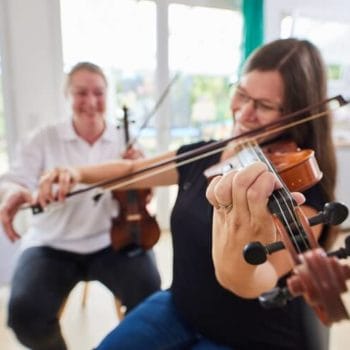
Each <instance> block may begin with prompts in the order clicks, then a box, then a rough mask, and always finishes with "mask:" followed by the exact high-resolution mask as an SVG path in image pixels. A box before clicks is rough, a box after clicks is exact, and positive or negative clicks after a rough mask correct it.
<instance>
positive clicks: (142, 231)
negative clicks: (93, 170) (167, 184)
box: [110, 107, 160, 254]
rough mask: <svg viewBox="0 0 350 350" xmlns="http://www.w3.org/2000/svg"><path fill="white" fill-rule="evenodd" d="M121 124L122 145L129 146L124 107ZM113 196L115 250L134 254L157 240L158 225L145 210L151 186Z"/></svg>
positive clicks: (113, 241) (127, 121) (117, 192)
mask: <svg viewBox="0 0 350 350" xmlns="http://www.w3.org/2000/svg"><path fill="white" fill-rule="evenodd" d="M123 111H124V115H123V127H124V135H125V142H126V147H129V146H128V145H129V141H130V136H129V120H128V109H127V108H126V107H123ZM112 195H113V198H114V199H116V200H117V201H118V202H119V207H120V208H119V209H120V210H119V215H118V216H117V217H115V218H113V219H112V227H111V231H110V235H111V242H112V247H113V248H114V249H115V250H117V251H121V250H123V251H127V252H128V253H130V254H131V253H132V254H136V253H138V252H140V251H143V250H148V249H150V248H152V247H153V246H154V245H155V244H156V243H157V242H158V240H159V237H160V228H159V225H158V223H157V221H156V219H155V217H154V216H152V215H150V213H149V212H148V210H147V203H148V201H149V198H150V196H151V195H152V192H151V189H150V188H147V189H142V190H114V191H112Z"/></svg>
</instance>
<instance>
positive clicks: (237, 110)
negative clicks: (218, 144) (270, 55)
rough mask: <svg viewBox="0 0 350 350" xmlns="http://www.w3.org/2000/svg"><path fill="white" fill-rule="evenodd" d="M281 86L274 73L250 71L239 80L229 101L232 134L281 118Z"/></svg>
mask: <svg viewBox="0 0 350 350" xmlns="http://www.w3.org/2000/svg"><path fill="white" fill-rule="evenodd" d="M283 94H284V86H283V81H282V78H281V75H280V73H279V72H277V71H259V70H253V71H251V72H249V73H247V74H246V75H244V76H243V77H242V79H241V80H240V83H239V85H238V86H237V88H236V91H235V93H234V95H233V97H232V100H231V111H232V115H233V117H234V121H235V123H234V135H239V134H242V133H244V132H247V131H250V130H252V129H255V128H258V127H260V126H263V125H265V124H268V123H270V122H273V121H274V120H276V119H278V118H279V117H280V116H281V115H282V102H283Z"/></svg>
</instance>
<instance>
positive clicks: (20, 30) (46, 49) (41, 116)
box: [0, 0, 63, 285]
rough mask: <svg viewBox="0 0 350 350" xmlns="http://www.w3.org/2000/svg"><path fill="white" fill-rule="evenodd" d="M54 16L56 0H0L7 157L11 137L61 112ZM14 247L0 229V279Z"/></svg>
mask: <svg viewBox="0 0 350 350" xmlns="http://www.w3.org/2000/svg"><path fill="white" fill-rule="evenodd" d="M59 16H60V12H59V0H0V44H1V47H0V48H1V58H2V65H1V66H2V74H3V91H4V109H5V118H6V124H7V144H8V145H9V153H10V157H11V156H12V155H13V151H14V145H15V143H16V141H17V140H18V139H19V138H21V137H23V136H24V135H25V133H27V132H28V131H29V130H31V129H32V128H35V127H36V126H37V125H39V124H42V123H46V122H47V121H50V120H54V119H55V118H61V117H62V116H63V99H62V88H61V81H62V71H63V69H62V52H61V33H60V18H59ZM19 225H21V223H19ZM17 247H18V246H17V244H15V245H14V244H12V243H10V242H9V241H8V240H7V238H6V237H5V235H4V234H3V232H1V230H0V285H1V284H4V283H7V282H8V280H9V278H10V275H11V272H12V268H13V264H14V262H15V258H16V252H17Z"/></svg>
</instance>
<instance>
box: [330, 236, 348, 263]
mask: <svg viewBox="0 0 350 350" xmlns="http://www.w3.org/2000/svg"><path fill="white" fill-rule="evenodd" d="M327 255H328V256H335V257H337V258H338V259H346V258H348V257H349V256H350V236H347V237H346V238H345V247H343V248H339V249H337V250H335V251H333V252H328V253H327Z"/></svg>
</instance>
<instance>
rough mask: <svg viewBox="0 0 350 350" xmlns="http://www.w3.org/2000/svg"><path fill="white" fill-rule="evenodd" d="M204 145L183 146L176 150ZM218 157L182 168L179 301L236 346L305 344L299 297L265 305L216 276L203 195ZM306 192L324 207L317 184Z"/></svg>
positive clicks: (176, 275)
mask: <svg viewBox="0 0 350 350" xmlns="http://www.w3.org/2000/svg"><path fill="white" fill-rule="evenodd" d="M205 144H206V143H205V142H199V143H196V144H192V145H187V146H183V147H181V148H180V149H179V151H178V154H181V153H183V152H187V151H189V150H192V149H195V148H197V147H201V146H203V145H205ZM219 158H220V154H217V155H213V156H210V157H207V158H205V159H202V160H198V161H195V162H193V163H190V164H187V165H184V166H181V167H179V168H178V172H179V190H178V196H177V200H176V203H175V205H174V208H173V212H172V215H171V230H172V237H173V247H174V262H173V282H172V286H171V291H172V293H173V297H174V301H175V304H176V306H177V308H178V310H179V312H180V313H181V314H182V315H183V317H184V318H185V320H187V322H188V323H189V324H190V325H191V326H193V327H194V328H195V329H196V330H197V331H198V332H199V333H201V334H202V335H203V336H205V337H208V338H209V339H212V340H213V341H216V342H218V343H220V344H223V345H227V346H230V347H232V348H234V349H235V350H255V349H259V350H262V349H268V350H273V349H279V350H282V349H285V350H287V349H288V350H292V349H293V350H297V349H298V350H300V349H303V344H305V339H304V336H305V333H304V332H303V329H302V326H301V324H302V320H301V313H302V307H303V306H302V303H303V300H302V299H301V298H297V299H294V300H293V301H291V302H289V303H288V304H287V306H285V307H283V308H278V309H272V310H266V309H264V308H262V307H261V305H260V304H259V301H258V300H257V299H249V300H248V299H243V298H240V297H238V296H236V295H234V294H233V293H231V292H229V291H228V290H226V289H224V288H223V287H221V286H220V285H219V283H218V282H217V280H216V278H215V274H214V266H213V262H212V258H211V243H212V242H211V227H212V207H211V205H210V204H209V202H208V201H207V199H206V197H205V191H206V188H207V179H206V178H205V176H204V175H203V172H204V170H205V169H207V168H208V167H209V166H211V165H213V164H216V163H218V161H219ZM304 194H305V195H306V198H307V204H308V205H309V206H312V207H314V208H315V209H316V210H321V208H322V206H323V203H324V199H323V198H322V196H321V191H320V189H319V186H318V185H316V186H314V187H313V188H312V189H311V190H308V193H304ZM227 264H230V261H227ZM234 269H235V267H234V266H232V271H234Z"/></svg>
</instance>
